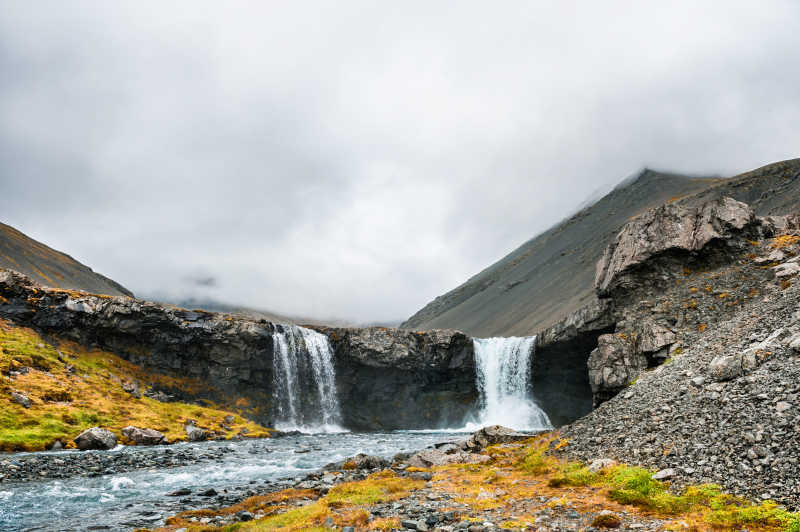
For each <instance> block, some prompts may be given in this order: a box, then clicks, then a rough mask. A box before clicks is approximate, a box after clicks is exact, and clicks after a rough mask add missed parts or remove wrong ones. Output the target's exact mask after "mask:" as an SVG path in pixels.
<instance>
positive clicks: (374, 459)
mask: <svg viewBox="0 0 800 532" xmlns="http://www.w3.org/2000/svg"><path fill="white" fill-rule="evenodd" d="M345 465H347V466H348V468H351V469H382V468H384V467H389V461H388V460H386V459H384V458H381V457H380V456H371V455H368V454H364V453H359V454H357V455H355V456H354V457H352V458H350V459H348V460H345Z"/></svg>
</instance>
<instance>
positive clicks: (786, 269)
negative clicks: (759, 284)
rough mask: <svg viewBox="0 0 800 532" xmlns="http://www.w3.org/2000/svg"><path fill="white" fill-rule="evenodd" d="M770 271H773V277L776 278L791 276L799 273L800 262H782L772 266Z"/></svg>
mask: <svg viewBox="0 0 800 532" xmlns="http://www.w3.org/2000/svg"><path fill="white" fill-rule="evenodd" d="M772 271H773V272H775V277H776V278H777V279H783V278H786V277H792V276H794V275H797V274H798V273H800V264H797V263H796V262H784V263H783V264H779V265H777V266H775V267H773V268H772Z"/></svg>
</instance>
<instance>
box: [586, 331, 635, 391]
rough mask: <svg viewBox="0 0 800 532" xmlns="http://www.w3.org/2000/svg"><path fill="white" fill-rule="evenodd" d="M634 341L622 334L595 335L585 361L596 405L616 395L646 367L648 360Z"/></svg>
mask: <svg viewBox="0 0 800 532" xmlns="http://www.w3.org/2000/svg"><path fill="white" fill-rule="evenodd" d="M634 342H635V340H634V339H632V338H629V337H627V336H625V335H624V334H604V335H602V336H600V337H599V338H598V344H597V348H596V349H595V350H593V351H592V353H591V354H590V355H589V361H588V363H587V366H588V368H589V383H590V385H591V387H592V394H593V397H594V404H595V406H597V405H599V404H600V403H602V402H603V401H606V400H608V399H610V398H611V397H613V396H614V395H616V394H617V393H618V392H619V391H620V390H622V389H623V388H625V387H626V386H627V385H628V384H629V383H631V382H632V381H633V380H634V379H635V378H636V377H638V376H639V373H641V371H642V370H644V369H645V368H647V360H646V359H645V358H644V357H643V356H641V355H640V354H639V353H637V352H636V348H635V343H634Z"/></svg>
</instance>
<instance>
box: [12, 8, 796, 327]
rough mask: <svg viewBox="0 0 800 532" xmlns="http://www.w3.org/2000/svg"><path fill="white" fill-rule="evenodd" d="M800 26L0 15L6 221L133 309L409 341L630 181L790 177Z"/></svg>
mask: <svg viewBox="0 0 800 532" xmlns="http://www.w3.org/2000/svg"><path fill="white" fill-rule="evenodd" d="M798 6H800V3H798V2H792V1H786V2H781V1H775V2H752V1H748V2H734V1H730V0H721V1H719V2H701V1H697V0H693V1H690V2H672V1H670V2H650V3H647V2H608V1H604V2H595V1H590V2H566V1H553V2H531V1H524V2H512V1H504V2H488V1H485V2H464V1H458V2H430V1H425V2H411V1H407V0H406V1H403V2H393V3H389V2H375V1H372V0H370V1H366V2H350V1H341V0H337V1H332V2H321V3H318V2H252V3H244V2H240V3H233V4H231V3H229V2H214V3H203V2H198V1H196V0H192V1H191V2H185V3H177V2H161V1H159V2H145V1H142V0H137V1H135V2H134V1H131V2H124V3H123V2H107V1H105V0H104V1H98V2H63V1H55V2H52V3H46V2H42V1H37V2H30V1H27V0H25V1H19V2H8V1H5V0H0V184H1V185H2V186H1V187H0V221H3V222H6V223H8V224H10V225H13V226H15V227H17V228H18V229H20V230H22V231H23V232H25V233H27V234H28V235H30V236H32V237H34V238H36V239H38V240H41V241H43V242H45V243H46V244H48V245H50V246H52V247H54V248H56V249H59V250H62V251H65V252H67V253H69V254H71V255H72V256H74V257H75V258H76V259H78V260H80V261H81V262H84V263H85V264H88V265H89V266H91V267H92V268H94V269H95V270H96V271H99V272H102V273H104V274H106V275H108V276H110V277H112V278H113V279H115V280H117V281H119V282H120V283H122V284H123V285H125V286H127V287H128V288H130V289H131V290H133V291H134V292H136V293H137V294H140V295H153V294H172V295H173V296H183V295H195V296H198V297H213V298H215V299H217V300H221V301H225V302H230V303H238V304H244V305H248V306H251V307H256V308H264V309H271V310H273V311H278V312H283V313H286V314H291V315H302V316H313V317H332V316H335V317H340V318H347V319H351V320H356V321H361V322H364V321H373V320H395V319H398V320H399V319H403V318H406V317H408V316H409V315H411V314H412V313H414V312H415V311H416V310H418V309H419V308H420V307H422V306H423V305H424V304H426V303H427V302H428V301H430V300H431V299H432V298H434V297H435V296H437V295H440V294H442V293H444V292H446V291H447V290H449V289H452V288H454V287H455V286H457V285H458V284H460V283H461V282H463V281H465V280H466V279H467V278H468V277H469V276H471V275H473V274H475V273H477V272H478V271H480V270H482V269H483V268H484V267H486V266H488V265H489V264H491V263H492V262H494V261H495V260H497V259H499V258H501V257H502V256H503V255H505V254H506V253H508V252H509V251H511V250H512V249H514V248H515V247H517V246H518V245H519V244H521V243H523V242H524V241H526V240H528V239H529V238H531V237H532V236H534V235H535V234H537V233H538V232H541V231H542V230H544V229H546V228H547V227H549V226H550V225H552V224H553V223H555V222H557V221H558V220H560V219H561V218H563V217H564V216H565V215H567V214H570V213H571V211H573V210H574V209H575V208H576V206H577V205H578V204H579V203H581V202H582V201H583V200H585V199H586V198H587V197H588V196H590V195H591V194H592V192H594V191H595V190H597V189H598V188H603V187H610V186H611V185H613V184H614V183H616V182H618V181H620V180H622V179H623V178H624V177H626V176H628V175H630V174H632V173H634V172H636V171H637V170H639V169H640V168H642V167H643V166H650V167H655V168H657V169H665V170H673V171H679V172H688V173H701V174H708V173H722V174H735V173H738V172H740V171H744V170H748V169H751V168H754V167H757V166H760V165H762V164H765V163H769V162H773V161H776V160H780V159H786V158H791V157H797V156H800V126H799V124H800V7H798Z"/></svg>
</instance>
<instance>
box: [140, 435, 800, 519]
mask: <svg viewBox="0 0 800 532" xmlns="http://www.w3.org/2000/svg"><path fill="white" fill-rule="evenodd" d="M568 445H569V443H568V441H566V440H562V439H560V438H559V437H558V434H555V433H551V434H546V435H543V436H539V437H535V438H531V439H528V440H524V441H518V442H504V443H499V444H494V445H489V446H487V447H486V448H484V449H481V450H480V452H478V453H475V454H476V455H478V456H481V457H485V460H482V461H483V463H468V464H464V463H455V464H445V465H438V466H432V467H429V468H419V467H413V466H409V463H413V462H414V459H413V458H408V455H406V457H404V459H402V460H400V459H395V460H394V461H393V463H391V465H387V466H386V467H369V468H365V469H361V470H358V469H357V470H353V469H341V470H338V471H327V472H319V473H312V474H310V475H307V476H306V477H305V478H304V479H302V481H300V482H297V483H296V484H295V485H293V486H292V487H290V488H289V489H286V490H283V491H279V492H274V493H270V494H262V495H256V496H253V497H250V498H247V499H245V500H243V501H241V502H239V503H237V504H235V505H232V506H218V507H215V508H213V509H203V510H200V511H188V512H183V513H181V514H178V515H176V516H174V517H171V518H170V519H168V520H167V521H166V526H164V527H160V528H157V529H155V530H156V531H158V532H176V531H201V530H202V531H207V530H285V531H300V530H335V529H340V530H342V531H344V532H353V531H355V530H418V531H423V532H424V531H429V530H431V531H433V530H438V531H441V532H452V531H455V530H468V531H469V532H484V531H495V530H515V531H516V530H537V531H546V530H601V529H608V528H619V529H621V530H642V531H657V530H709V529H712V528H714V529H720V530H741V529H742V528H746V529H747V530H750V531H774V530H786V531H797V530H800V515H798V514H793V513H789V512H786V511H785V510H783V509H781V508H780V507H778V506H776V505H775V504H774V503H772V502H770V501H762V502H760V503H758V504H752V503H750V502H748V501H746V500H745V499H741V498H737V497H733V496H730V495H726V494H724V493H723V492H722V490H721V489H720V488H719V487H717V486H713V485H703V486H690V487H687V488H685V489H680V490H673V489H671V486H670V483H669V477H670V475H669V472H664V471H661V472H655V471H648V470H646V469H642V468H636V467H629V466H625V465H620V464H617V463H616V462H613V461H610V460H598V461H594V462H593V463H592V464H589V465H586V464H581V463H578V462H569V461H566V460H563V459H559V458H557V457H556V456H554V455H555V454H558V451H559V450H561V449H563V448H564V447H566V446H568ZM440 449H444V447H443V446H440ZM443 452H446V451H443ZM362 463H364V464H367V465H370V466H373V465H377V464H374V463H372V462H370V461H369V460H362ZM344 464H348V466H349V467H350V468H353V467H356V468H358V467H359V465H358V464H359V462H358V461H346V462H344ZM359 474H360V475H361V476H364V477H365V478H362V479H359V478H357V475H359ZM659 479H663V480H659Z"/></svg>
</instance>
